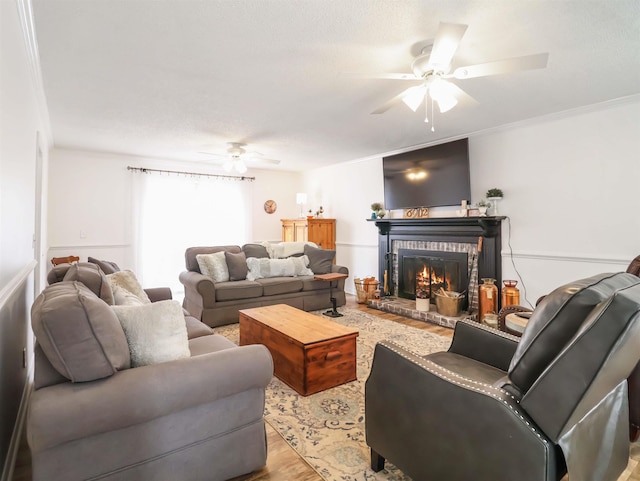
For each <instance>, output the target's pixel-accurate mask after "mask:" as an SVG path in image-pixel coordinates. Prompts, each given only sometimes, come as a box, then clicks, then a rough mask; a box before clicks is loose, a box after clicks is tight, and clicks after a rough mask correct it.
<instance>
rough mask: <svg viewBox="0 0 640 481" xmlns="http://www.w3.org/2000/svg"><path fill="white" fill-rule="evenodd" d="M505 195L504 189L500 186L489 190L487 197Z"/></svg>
mask: <svg viewBox="0 0 640 481" xmlns="http://www.w3.org/2000/svg"><path fill="white" fill-rule="evenodd" d="M503 196H504V194H503V193H502V191H501V190H500V189H498V188H495V187H494V188H493V189H489V190H488V191H487V195H486V197H487V199H491V198H492V197H500V198H502V197H503Z"/></svg>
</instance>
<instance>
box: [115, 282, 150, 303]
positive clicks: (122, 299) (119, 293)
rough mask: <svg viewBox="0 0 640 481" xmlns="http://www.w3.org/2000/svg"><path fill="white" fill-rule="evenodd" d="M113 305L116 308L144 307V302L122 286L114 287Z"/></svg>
mask: <svg viewBox="0 0 640 481" xmlns="http://www.w3.org/2000/svg"><path fill="white" fill-rule="evenodd" d="M113 304H114V305H115V306H142V305H144V302H143V301H142V299H140V298H139V297H138V296H136V295H135V294H134V293H133V292H129V291H128V290H126V289H123V288H122V287H120V286H114V288H113Z"/></svg>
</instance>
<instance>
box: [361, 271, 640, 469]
mask: <svg viewBox="0 0 640 481" xmlns="http://www.w3.org/2000/svg"><path fill="white" fill-rule="evenodd" d="M518 341H519V342H518ZM639 359H640V279H639V278H638V277H635V276H633V275H631V274H626V273H619V274H601V275H598V276H594V277H591V278H588V279H583V280H580V281H576V282H574V283H571V284H568V285H565V286H563V287H560V288H558V289H556V290H555V291H554V292H553V293H551V294H550V295H548V296H546V297H545V299H544V300H543V301H542V302H541V303H540V305H539V306H538V307H537V308H536V310H535V311H534V313H533V315H532V316H531V319H530V321H529V323H528V325H527V328H526V330H525V332H524V334H523V336H522V338H521V339H518V338H516V337H514V336H511V335H509V334H506V333H504V332H500V331H497V330H494V329H489V328H486V327H483V326H481V325H479V324H476V323H473V322H464V321H461V322H458V323H457V324H456V329H455V333H454V337H453V341H452V344H451V347H450V348H449V350H448V351H447V352H438V353H433V354H429V355H427V356H424V357H421V356H419V355H417V354H414V353H411V352H409V351H406V350H404V349H402V348H401V347H399V346H397V345H395V344H393V343H391V342H383V343H380V344H378V345H377V346H376V350H375V354H374V360H373V366H372V369H371V374H370V376H369V378H368V380H367V383H366V394H365V400H366V436H367V444H368V445H369V446H370V448H371V465H372V468H373V469H374V470H375V471H379V470H380V469H382V468H383V467H384V462H385V459H387V460H389V461H390V462H392V463H393V464H395V465H396V466H397V467H398V468H400V469H401V470H402V471H403V472H405V473H406V474H407V475H409V476H410V477H411V478H413V479H415V480H420V481H430V480H434V481H435V480H444V479H446V480H448V481H468V480H470V479H473V480H475V481H496V480H511V479H518V480H519V481H551V480H559V479H560V478H561V477H562V476H563V475H564V474H565V473H566V472H567V471H568V472H569V476H570V479H571V480H572V481H578V480H579V481H587V480H588V481H609V480H611V481H615V480H616V479H617V477H618V476H619V475H620V473H622V471H624V469H625V467H626V465H627V462H628V458H629V438H628V417H629V407H628V399H627V381H626V379H627V377H628V376H629V373H630V372H631V371H632V369H633V368H634V367H635V365H636V364H637V363H638V360H639Z"/></svg>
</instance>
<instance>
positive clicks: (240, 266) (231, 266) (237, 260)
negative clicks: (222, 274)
mask: <svg viewBox="0 0 640 481" xmlns="http://www.w3.org/2000/svg"><path fill="white" fill-rule="evenodd" d="M224 258H225V260H226V262H227V269H228V270H229V280H230V281H244V280H245V279H246V278H247V256H246V255H245V254H244V252H239V253H237V254H234V253H232V252H226V251H225V253H224Z"/></svg>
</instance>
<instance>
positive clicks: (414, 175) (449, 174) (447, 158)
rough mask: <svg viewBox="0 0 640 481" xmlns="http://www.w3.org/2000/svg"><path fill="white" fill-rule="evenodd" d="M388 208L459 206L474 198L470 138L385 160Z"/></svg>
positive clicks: (386, 203)
mask: <svg viewBox="0 0 640 481" xmlns="http://www.w3.org/2000/svg"><path fill="white" fill-rule="evenodd" d="M382 172H383V176H384V206H385V209H391V210H393V209H407V208H411V207H441V206H445V205H459V204H460V202H461V201H462V200H467V201H469V200H470V199H471V183H470V176H469V139H461V140H455V141H453V142H447V143H444V144H439V145H433V146H431V147H426V148H424V149H419V150H413V151H411V152H405V153H402V154H398V155H392V156H389V157H383V159H382Z"/></svg>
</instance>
